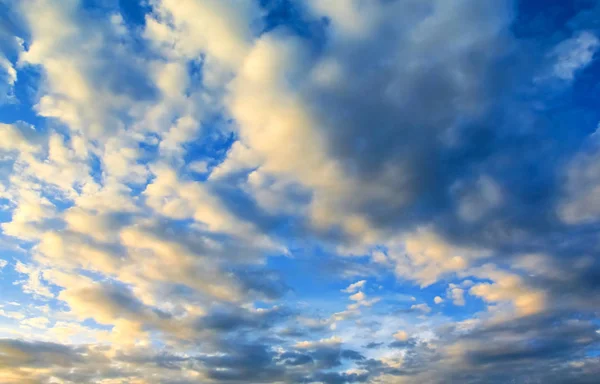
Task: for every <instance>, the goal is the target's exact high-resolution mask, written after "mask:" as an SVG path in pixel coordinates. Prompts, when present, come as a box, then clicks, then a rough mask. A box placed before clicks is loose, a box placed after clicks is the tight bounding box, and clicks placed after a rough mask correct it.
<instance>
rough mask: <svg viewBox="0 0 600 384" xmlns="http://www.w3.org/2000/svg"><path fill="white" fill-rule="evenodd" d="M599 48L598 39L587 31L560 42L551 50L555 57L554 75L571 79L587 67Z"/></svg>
mask: <svg viewBox="0 0 600 384" xmlns="http://www.w3.org/2000/svg"><path fill="white" fill-rule="evenodd" d="M598 48H600V41H599V40H598V38H597V37H596V36H595V35H594V34H593V33H591V32H589V31H583V32H580V33H578V34H577V35H576V36H574V37H572V38H570V39H567V40H564V41H562V42H560V44H558V45H557V46H556V48H555V49H554V51H553V52H552V54H553V56H554V57H555V58H556V62H555V64H554V67H553V70H554V75H555V76H556V77H558V78H559V79H562V80H573V79H574V78H575V74H576V73H577V72H579V71H580V70H582V69H584V68H585V67H587V66H588V65H589V64H590V63H591V62H592V60H593V59H594V54H595V53H596V51H597V50H598Z"/></svg>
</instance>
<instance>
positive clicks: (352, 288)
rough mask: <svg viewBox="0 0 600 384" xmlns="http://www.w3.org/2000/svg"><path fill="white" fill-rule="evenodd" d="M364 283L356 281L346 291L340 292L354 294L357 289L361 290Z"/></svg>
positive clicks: (364, 281) (363, 281)
mask: <svg viewBox="0 0 600 384" xmlns="http://www.w3.org/2000/svg"><path fill="white" fill-rule="evenodd" d="M366 282H367V281H366V280H360V281H357V282H356V283H352V284H350V285H349V286H348V287H347V288H346V289H342V292H346V293H354V292H356V291H358V290H359V289H362V288H363V287H364V286H365V283H366Z"/></svg>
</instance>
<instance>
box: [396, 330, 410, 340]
mask: <svg viewBox="0 0 600 384" xmlns="http://www.w3.org/2000/svg"><path fill="white" fill-rule="evenodd" d="M393 337H394V339H396V340H398V341H406V340H408V333H406V331H398V332H396V333H394V335H393Z"/></svg>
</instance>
